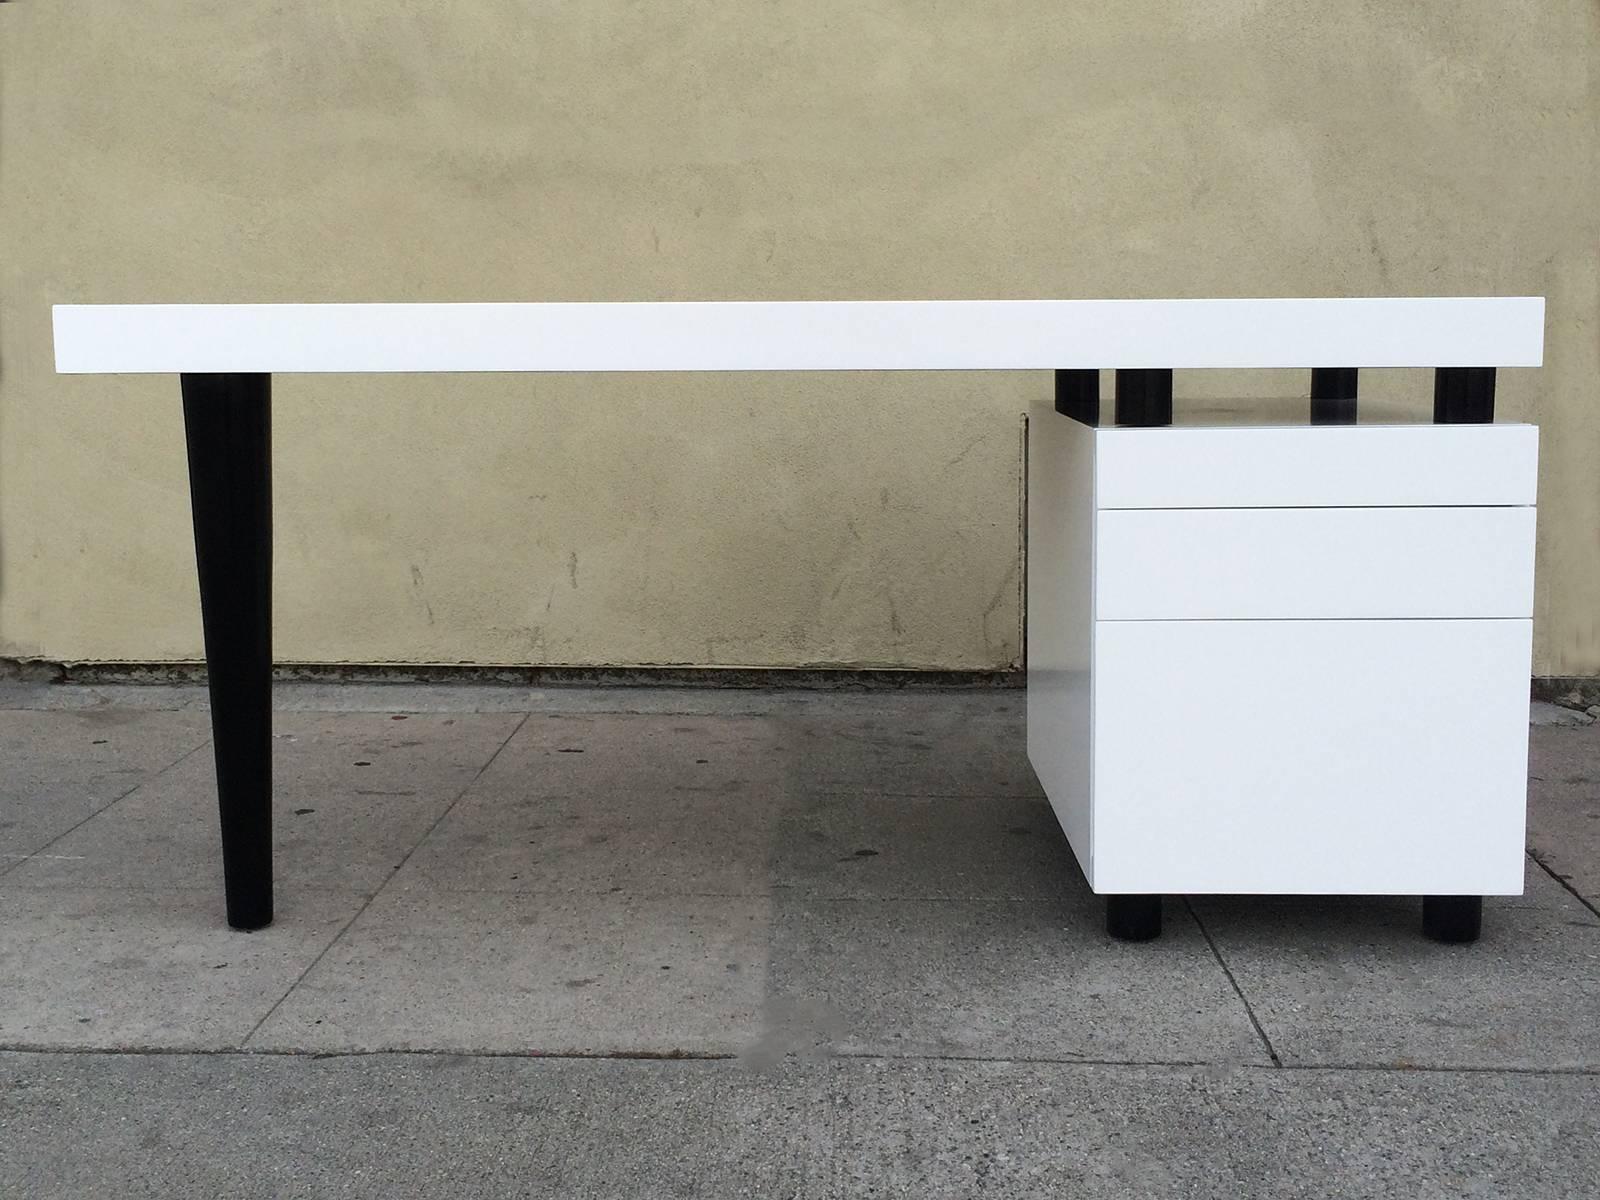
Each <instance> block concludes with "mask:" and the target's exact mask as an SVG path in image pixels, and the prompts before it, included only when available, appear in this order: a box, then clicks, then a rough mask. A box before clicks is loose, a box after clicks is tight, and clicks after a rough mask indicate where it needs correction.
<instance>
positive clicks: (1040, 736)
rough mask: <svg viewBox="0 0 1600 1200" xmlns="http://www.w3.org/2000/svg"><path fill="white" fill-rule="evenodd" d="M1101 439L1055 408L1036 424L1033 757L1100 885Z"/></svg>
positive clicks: (1045, 407)
mask: <svg viewBox="0 0 1600 1200" xmlns="http://www.w3.org/2000/svg"><path fill="white" fill-rule="evenodd" d="M1095 437H1096V433H1095V431H1094V430H1093V429H1090V428H1089V427H1088V426H1086V425H1083V424H1080V423H1079V422H1077V421H1075V420H1073V419H1072V418H1071V417H1065V416H1062V415H1061V414H1060V413H1057V412H1056V411H1055V409H1054V408H1053V407H1052V406H1051V405H1050V404H1048V403H1039V404H1035V405H1034V407H1033V410H1032V412H1031V413H1030V415H1029V421H1028V613H1027V622H1028V758H1029V760H1030V761H1031V762H1032V763H1033V769H1034V771H1035V772H1036V773H1037V774H1038V776H1039V782H1040V784H1041V785H1042V786H1043V787H1044V791H1045V794H1046V795H1047V796H1048V797H1049V798H1050V806H1051V807H1052V808H1053V809H1055V813H1056V818H1057V819H1058V820H1059V821H1060V822H1061V828H1062V829H1063V830H1065V831H1066V835H1067V840H1068V841H1069V842H1070V843H1071V844H1072V850H1073V853H1074V854H1076V855H1077V856H1078V864H1079V865H1080V866H1081V867H1082V868H1083V873H1084V875H1085V876H1087V877H1088V879H1089V882H1090V884H1091V886H1092V885H1093V883H1094V855H1093V843H1092V840H1091V838H1092V832H1093V831H1092V829H1091V827H1090V784H1091V772H1092V768H1093V764H1092V761H1091V758H1090V743H1089V726H1090V712H1089V699H1090V687H1089V678H1090V677H1089V668H1090V651H1091V646H1092V632H1093V622H1094V614H1093V612H1092V609H1091V605H1092V598H1093V579H1094V570H1093V561H1092V560H1093V532H1094V459H1093V455H1094V441H1095Z"/></svg>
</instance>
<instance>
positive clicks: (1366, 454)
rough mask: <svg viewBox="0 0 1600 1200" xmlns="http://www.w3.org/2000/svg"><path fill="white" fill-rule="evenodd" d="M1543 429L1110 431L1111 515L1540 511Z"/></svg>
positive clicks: (1103, 469)
mask: <svg viewBox="0 0 1600 1200" xmlns="http://www.w3.org/2000/svg"><path fill="white" fill-rule="evenodd" d="M1538 470H1539V430H1538V428H1537V427H1536V426H1533V425H1346V426H1335V425H1315V426H1309V425H1308V426H1299V427H1296V426H1285V427H1282V428H1261V427H1256V428H1248V427H1245V428H1223V429H1217V428H1203V427H1202V428H1184V427H1182V426H1171V427H1167V428H1161V429H1100V430H1096V432H1095V493H1096V498H1095V504H1096V507H1099V508H1289V507H1305V506H1314V507H1322V508H1356V507H1367V506H1378V507H1396V506H1405V507H1421V508H1427V507H1436V506H1445V505H1457V504H1474V505H1499V504H1507V505H1530V504H1533V503H1535V494H1536V492H1537V488H1538V482H1539V481H1538Z"/></svg>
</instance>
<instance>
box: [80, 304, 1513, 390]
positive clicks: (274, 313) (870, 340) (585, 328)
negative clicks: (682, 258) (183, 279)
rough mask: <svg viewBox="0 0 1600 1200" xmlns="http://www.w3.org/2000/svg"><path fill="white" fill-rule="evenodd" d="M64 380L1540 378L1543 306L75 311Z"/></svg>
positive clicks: (190, 307)
mask: <svg viewBox="0 0 1600 1200" xmlns="http://www.w3.org/2000/svg"><path fill="white" fill-rule="evenodd" d="M55 346H56V370H57V371H58V372H61V373H64V374H123V373H148V372H171V373H177V372H185V371H192V372H232V371H239V372H265V373H279V372H329V371H336V372H384V371H902V370H919V371H927V370H964V371H982V370H1046V369H1050V368H1108V369H1109V368H1117V367H1174V368H1189V367H1536V366H1539V365H1540V364H1541V363H1542V361H1543V358H1544V300H1543V298H1542V297H1537V296H1516V297H1452V298H1444V299H1421V298H1397V299H1388V298H1385V299H1315V300H1289V299H1282V300H883V301H878V300H868V301H789V302H766V301H752V302H722V301H718V302H705V303H676V302H674V303H594V304H106V305H96V304H58V305H56V306H55Z"/></svg>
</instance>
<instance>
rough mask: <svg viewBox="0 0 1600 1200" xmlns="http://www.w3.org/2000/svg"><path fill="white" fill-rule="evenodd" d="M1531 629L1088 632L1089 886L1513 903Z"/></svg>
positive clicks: (1193, 624) (1518, 880)
mask: <svg viewBox="0 0 1600 1200" xmlns="http://www.w3.org/2000/svg"><path fill="white" fill-rule="evenodd" d="M1532 628H1533V627H1532V622H1531V621H1102V622H1100V623H1099V624H1098V625H1097V626H1096V627H1095V629H1096V632H1095V649H1094V653H1095V682H1094V742H1095V748H1094V762H1095V766H1094V773H1095V774H1094V778H1095V792H1094V813H1093V821H1094V880H1093V884H1094V887H1095V889H1096V890H1097V891H1105V892H1189V893H1195V892H1228V893H1244V892H1253V893H1318V892H1325V893H1339V894H1343V893H1349V894H1357V893H1378V894H1401V895H1404V894H1422V895H1429V894H1434V895H1449V894H1464V895H1515V894H1518V893H1520V892H1521V891H1522V884H1523V845H1524V842H1523V824H1524V813H1525V810H1526V798H1527V769H1528V677H1529V674H1530V672H1531V670H1532V653H1533V650H1532V647H1533V632H1532ZM1290 681H1292V683H1291V682H1290ZM1286 684H1287V685H1288V686H1287V688H1286ZM1152 697H1159V700H1160V702H1159V705H1152V702H1151V698H1152ZM1434 697H1449V705H1448V712H1445V711H1442V710H1441V709H1440V707H1439V705H1437V704H1434V703H1430V702H1429V701H1430V700H1431V699H1432V698H1434ZM1153 709H1158V710H1159V711H1158V712H1154V711H1153Z"/></svg>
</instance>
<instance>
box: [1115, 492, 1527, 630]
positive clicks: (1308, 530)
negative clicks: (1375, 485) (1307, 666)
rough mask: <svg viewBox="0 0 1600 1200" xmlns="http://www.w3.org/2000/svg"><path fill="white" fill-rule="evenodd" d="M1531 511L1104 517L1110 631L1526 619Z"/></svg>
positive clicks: (1180, 511)
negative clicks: (1315, 621) (1211, 624)
mask: <svg viewBox="0 0 1600 1200" xmlns="http://www.w3.org/2000/svg"><path fill="white" fill-rule="evenodd" d="M1534 515H1535V510H1534V509H1533V508H1465V507H1462V508H1145V509H1137V508H1135V509H1113V510H1109V511H1105V510H1103V511H1101V512H1100V513H1099V514H1098V517H1097V519H1096V530H1095V615H1096V616H1097V617H1098V618H1099V619H1100V620H1102V621H1108V620H1110V621H1149V620H1163V619H1171V620H1220V621H1228V620H1234V621H1238V620H1262V619H1270V618H1309V617H1345V618H1357V619H1361V618H1368V617H1531V616H1533V550H1534V545H1533V542H1534Z"/></svg>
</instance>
